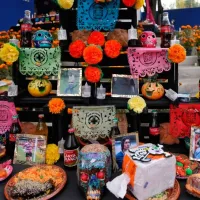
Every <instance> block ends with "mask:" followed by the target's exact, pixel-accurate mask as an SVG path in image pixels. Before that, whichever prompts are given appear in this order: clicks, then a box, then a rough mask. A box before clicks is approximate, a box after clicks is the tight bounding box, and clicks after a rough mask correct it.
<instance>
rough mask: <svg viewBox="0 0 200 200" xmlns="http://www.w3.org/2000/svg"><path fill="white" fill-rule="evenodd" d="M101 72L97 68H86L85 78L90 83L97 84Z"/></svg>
mask: <svg viewBox="0 0 200 200" xmlns="http://www.w3.org/2000/svg"><path fill="white" fill-rule="evenodd" d="M101 76H102V71H101V69H99V68H98V67H92V66H88V67H86V69H85V78H86V80H87V81H89V82H91V83H97V82H99V81H100V79H101Z"/></svg>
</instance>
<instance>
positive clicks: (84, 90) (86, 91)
mask: <svg viewBox="0 0 200 200" xmlns="http://www.w3.org/2000/svg"><path fill="white" fill-rule="evenodd" d="M90 96H91V86H90V85H88V84H87V82H86V83H85V85H83V86H82V97H90Z"/></svg>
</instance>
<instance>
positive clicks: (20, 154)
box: [13, 134, 47, 165]
mask: <svg viewBox="0 0 200 200" xmlns="http://www.w3.org/2000/svg"><path fill="white" fill-rule="evenodd" d="M46 143H47V142H46V137H45V136H42V135H29V134H17V136H16V143H15V152H14V160H13V163H14V164H26V165H35V164H44V163H45V154H46Z"/></svg>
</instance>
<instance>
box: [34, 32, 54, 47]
mask: <svg viewBox="0 0 200 200" xmlns="http://www.w3.org/2000/svg"><path fill="white" fill-rule="evenodd" d="M33 42H34V47H35V48H51V46H52V42H53V37H52V35H51V33H49V32H48V31H46V30H39V31H37V32H35V33H34V35H33Z"/></svg>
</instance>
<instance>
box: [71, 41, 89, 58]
mask: <svg viewBox="0 0 200 200" xmlns="http://www.w3.org/2000/svg"><path fill="white" fill-rule="evenodd" d="M85 47H86V45H85V43H84V42H83V41H82V40H76V41H74V42H72V43H71V44H70V45H69V54H70V55H71V56H72V57H73V58H81V57H82V56H83V50H84V49H85Z"/></svg>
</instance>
